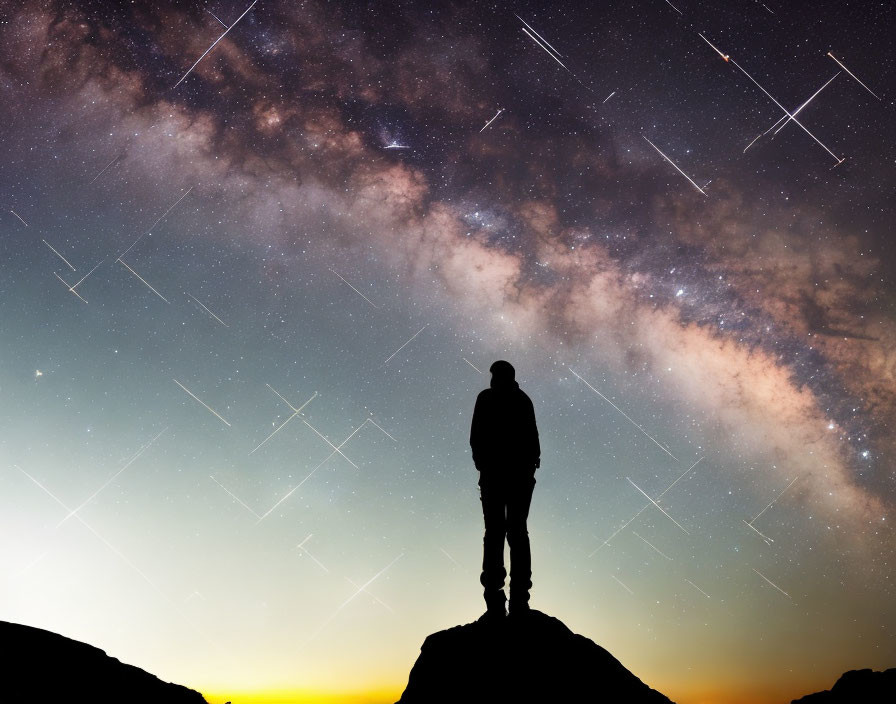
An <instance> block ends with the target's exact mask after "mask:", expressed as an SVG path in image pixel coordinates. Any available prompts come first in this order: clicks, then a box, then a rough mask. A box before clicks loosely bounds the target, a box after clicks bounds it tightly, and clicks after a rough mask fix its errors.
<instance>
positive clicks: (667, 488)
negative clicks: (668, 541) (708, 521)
mask: <svg viewBox="0 0 896 704" xmlns="http://www.w3.org/2000/svg"><path fill="white" fill-rule="evenodd" d="M702 461H703V458H702V457H701V458H700V459H699V460H697V461H696V462H694V464H692V465H691V466H690V467H688V468H687V469H686V470H685V472H684V474H682V475H681V476H680V477H678V479H676V480H675V481H674V482H672V483H671V484H670V485H669V486H668V487H666V490H665V491H663V493H662V494H660V495H659V496H657V497H656V498H657V501H659V500H660V499H662V498H663V496H665V494H666V492H667V491H669V490H670V489H671V488H672V487H673V486H675V485H676V484H678V482H679V481H681V480H682V479H684V478H685V476H687V475H688V474H689V473H690V471H691V470H692V469H693V468H694V467H696V466H697V465H698V464H700V463H701V462H702ZM648 508H650V504H647V505H646V506H644V507H643V508H642V509H641V510H640V511H638V512H637V513H636V514H635V515H634V516H632V517H631V518H630V519H629V520H628V521H626V522H625V523H623V524H622V526H621V527H619V528H617V529H616V530H615V531H614V532H613V535H611V536H610V537H609V538H607V539H606V540H605V541H604V542H602V543H601V544H600V545H598V546H597V547H596V548H595V549H594V550H592V551H591V553H590V554H589V555H588V557H593V556H594V555H595V554H596V553H597V552H598V551H599V550H600V549H601V548H602V547H604V546H605V545H609V543H610V541H611V540H612V539H613V538H615V537H616V536H617V535H619V533H621V532H622V531H623V530H624V529H625V528H626V527H627V526H628V525H629V524H630V523H631V522H632V521H634V520H635V519H636V518H637V517H638V516H640V515H641V514H642V513H644V511H646V510H647V509H648ZM595 539H596V540H597V539H598V538H595Z"/></svg>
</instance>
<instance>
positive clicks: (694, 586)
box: [684, 579, 712, 599]
mask: <svg viewBox="0 0 896 704" xmlns="http://www.w3.org/2000/svg"><path fill="white" fill-rule="evenodd" d="M684 581H685V582H687V583H688V584H690V585H691V586H692V587H693V588H694V589H696V590H697V591H698V592H700V593H701V594H702V595H703V596H705V597H706V598H707V599H712V597H711V596H710V595H709V594H707V593H706V592H705V591H703V590H702V589H701V588H700V587H698V586H697V585H696V584H694V583H693V582H692V581H691V580H689V579H685V580H684Z"/></svg>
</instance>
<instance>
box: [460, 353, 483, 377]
mask: <svg viewBox="0 0 896 704" xmlns="http://www.w3.org/2000/svg"><path fill="white" fill-rule="evenodd" d="M461 359H462V360H464V361H465V362H466V363H467V364H469V365H470V366H471V367H473V369H475V370H476V371H477V372H479V373H480V374H482V372H481V371H479V369H478V368H477V367H476V365H475V364H473V363H472V362H471V361H470V360H469V359H467V358H466V357H461Z"/></svg>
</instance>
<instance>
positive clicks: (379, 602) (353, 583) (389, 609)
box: [345, 577, 395, 614]
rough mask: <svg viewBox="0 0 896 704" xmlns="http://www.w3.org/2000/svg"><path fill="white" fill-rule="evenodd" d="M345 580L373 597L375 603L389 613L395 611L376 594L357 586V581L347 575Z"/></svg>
mask: <svg viewBox="0 0 896 704" xmlns="http://www.w3.org/2000/svg"><path fill="white" fill-rule="evenodd" d="M345 581H346V582H348V583H349V584H351V585H352V586H353V587H354V588H355V589H360V590H361V591H362V592H364V593H365V594H367V595H368V596H369V597H370V598H371V599H373V600H374V601H375V602H376V603H377V604H379V605H380V606H382V607H383V608H384V609H386V611H388V612H389V613H391V614H394V613H395V611H394V610H393V609H392V607H391V606H389V605H388V604H387V603H386V602H385V601H383V600H382V599H380V598H379V597H378V596H377V595H376V594H374V593H373V592H369V591H367V590H366V589H364V588H363V587H359V586H358V583H357V582H355V581H354V580H352V579H349V578H348V577H346V578H345Z"/></svg>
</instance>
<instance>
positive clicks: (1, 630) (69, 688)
mask: <svg viewBox="0 0 896 704" xmlns="http://www.w3.org/2000/svg"><path fill="white" fill-rule="evenodd" d="M0 652H2V653H3V655H2V664H3V668H2V672H3V682H2V684H0V699H2V700H3V701H7V702H29V703H30V702H53V703H54V704H56V703H57V702H58V703H62V702H91V704H112V703H113V702H115V704H121V703H122V702H128V704H150V702H152V704H207V703H206V701H205V699H204V698H203V696H202V695H201V694H200V693H199V692H196V691H194V690H192V689H188V688H186V687H182V686H181V685H179V684H169V683H168V682H163V681H162V680H160V679H159V678H158V677H156V676H155V675H151V674H149V673H148V672H145V671H144V670H141V669H140V668H139V667H134V666H133V665H125V664H124V663H122V662H120V661H119V660H117V659H116V658H113V657H109V656H108V655H106V653H105V652H103V651H102V650H100V649H99V648H94V647H93V646H92V645H87V643H81V642H79V641H76V640H71V639H70V638H65V637H64V636H61V635H59V634H57V633H52V632H50V631H44V630H41V629H40V628H32V627H31V626H22V625H20V624H17V623H8V622H6V621H0Z"/></svg>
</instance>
